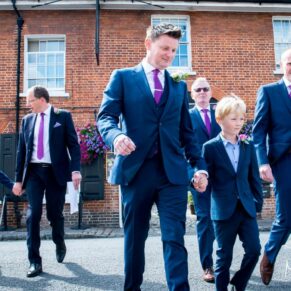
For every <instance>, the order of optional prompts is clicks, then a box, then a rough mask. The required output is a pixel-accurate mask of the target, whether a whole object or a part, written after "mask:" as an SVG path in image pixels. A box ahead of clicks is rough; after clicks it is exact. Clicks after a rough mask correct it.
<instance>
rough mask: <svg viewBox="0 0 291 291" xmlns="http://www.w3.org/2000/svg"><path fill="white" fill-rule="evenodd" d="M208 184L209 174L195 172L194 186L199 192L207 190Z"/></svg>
mask: <svg viewBox="0 0 291 291" xmlns="http://www.w3.org/2000/svg"><path fill="white" fill-rule="evenodd" d="M207 185H208V180H207V176H206V174H204V173H195V174H194V177H193V186H194V188H195V190H196V191H197V192H200V193H202V192H205V191H206V188H207Z"/></svg>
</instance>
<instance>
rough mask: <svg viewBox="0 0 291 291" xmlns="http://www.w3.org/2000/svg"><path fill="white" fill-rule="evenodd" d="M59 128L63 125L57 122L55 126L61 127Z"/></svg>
mask: <svg viewBox="0 0 291 291" xmlns="http://www.w3.org/2000/svg"><path fill="white" fill-rule="evenodd" d="M59 126H62V125H61V124H60V123H58V122H56V123H55V125H54V128H56V127H59Z"/></svg>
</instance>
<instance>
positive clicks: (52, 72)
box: [47, 66, 55, 78]
mask: <svg viewBox="0 0 291 291" xmlns="http://www.w3.org/2000/svg"><path fill="white" fill-rule="evenodd" d="M47 77H48V78H52V77H55V67H53V66H48V67H47Z"/></svg>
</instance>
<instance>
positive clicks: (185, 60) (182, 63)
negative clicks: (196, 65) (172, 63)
mask: <svg viewBox="0 0 291 291" xmlns="http://www.w3.org/2000/svg"><path fill="white" fill-rule="evenodd" d="M180 66H181V67H187V66H188V58H187V56H180Z"/></svg>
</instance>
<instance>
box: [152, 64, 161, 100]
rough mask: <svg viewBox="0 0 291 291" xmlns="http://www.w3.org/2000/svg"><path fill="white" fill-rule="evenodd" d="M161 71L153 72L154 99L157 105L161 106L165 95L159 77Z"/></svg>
mask: <svg viewBox="0 0 291 291" xmlns="http://www.w3.org/2000/svg"><path fill="white" fill-rule="evenodd" d="M159 72H160V70H159V69H154V70H153V75H154V89H155V91H154V99H155V102H156V104H159V102H160V101H161V97H162V94H163V86H162V84H161V81H160V79H159V77H158V74H159Z"/></svg>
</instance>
